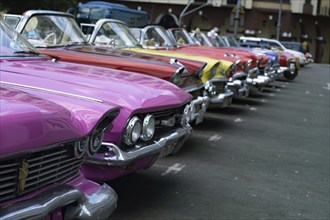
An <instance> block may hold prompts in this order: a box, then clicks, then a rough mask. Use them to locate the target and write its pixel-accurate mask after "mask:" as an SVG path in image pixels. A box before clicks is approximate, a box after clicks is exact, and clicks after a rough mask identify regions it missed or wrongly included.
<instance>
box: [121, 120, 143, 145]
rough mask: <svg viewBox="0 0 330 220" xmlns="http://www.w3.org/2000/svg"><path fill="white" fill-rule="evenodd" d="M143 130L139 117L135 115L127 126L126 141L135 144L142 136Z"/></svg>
mask: <svg viewBox="0 0 330 220" xmlns="http://www.w3.org/2000/svg"><path fill="white" fill-rule="evenodd" d="M141 132H142V123H141V120H140V119H139V118H138V117H136V116H135V117H133V118H132V119H131V120H130V121H129V123H128V125H127V128H126V135H125V143H126V144H128V145H132V144H135V143H136V142H137V140H138V139H139V138H140V136H141Z"/></svg>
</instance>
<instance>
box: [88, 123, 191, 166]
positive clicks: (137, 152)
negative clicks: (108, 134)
mask: <svg viewBox="0 0 330 220" xmlns="http://www.w3.org/2000/svg"><path fill="white" fill-rule="evenodd" d="M191 133H192V127H191V126H190V125H187V126H186V127H184V128H177V129H176V130H175V131H173V132H171V133H170V134H168V135H167V136H165V137H162V138H160V139H159V140H154V142H153V144H150V145H147V146H143V147H141V146H138V145H137V146H135V147H134V149H133V150H129V151H124V150H122V149H121V148H120V147H119V146H117V145H115V144H113V143H106V142H104V143H103V145H104V146H106V147H107V148H108V151H107V152H105V153H103V154H100V153H99V154H96V155H95V156H94V157H90V158H88V159H87V160H86V163H87V164H92V165H104V166H128V165H130V164H131V163H133V162H134V161H137V160H140V159H143V158H144V157H147V156H150V155H157V154H158V156H159V155H162V154H163V153H164V152H166V151H171V152H169V153H175V152H178V151H179V150H180V149H181V147H182V145H183V144H184V142H185V141H186V140H187V139H188V137H189V136H190V135H191Z"/></svg>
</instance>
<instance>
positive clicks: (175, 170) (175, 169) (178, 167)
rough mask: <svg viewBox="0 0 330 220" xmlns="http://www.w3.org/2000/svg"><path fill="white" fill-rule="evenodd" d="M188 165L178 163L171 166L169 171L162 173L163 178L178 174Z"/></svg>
mask: <svg viewBox="0 0 330 220" xmlns="http://www.w3.org/2000/svg"><path fill="white" fill-rule="evenodd" d="M185 166H186V165H185V164H180V163H176V164H174V165H173V166H170V167H168V168H167V170H166V171H165V172H164V173H162V174H161V175H162V176H165V175H167V174H169V173H174V174H177V173H178V172H180V171H181V170H182V169H183V168H184V167H185Z"/></svg>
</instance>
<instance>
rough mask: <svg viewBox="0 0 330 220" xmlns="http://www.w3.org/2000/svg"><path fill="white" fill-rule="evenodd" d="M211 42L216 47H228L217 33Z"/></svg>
mask: <svg viewBox="0 0 330 220" xmlns="http://www.w3.org/2000/svg"><path fill="white" fill-rule="evenodd" d="M212 42H213V44H214V45H215V46H216V47H228V46H227V44H226V42H225V41H224V40H223V39H222V38H221V36H219V35H216V36H215V37H214V38H213V41H212Z"/></svg>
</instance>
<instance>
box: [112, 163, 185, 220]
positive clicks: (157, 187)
mask: <svg viewBox="0 0 330 220" xmlns="http://www.w3.org/2000/svg"><path fill="white" fill-rule="evenodd" d="M159 171H160V170H159V168H158V167H156V168H153V167H152V168H150V169H148V170H142V171H139V172H136V173H133V174H130V175H127V176H123V177H120V178H118V179H115V180H113V181H110V182H108V183H107V184H109V185H110V186H111V187H112V188H113V189H114V190H115V191H116V193H117V195H118V204H117V205H118V207H117V209H116V210H115V212H114V213H113V215H112V216H111V218H110V219H122V217H127V216H128V214H127V210H129V212H130V216H141V212H143V210H145V206H148V207H152V206H161V203H162V200H164V199H165V198H166V197H169V195H171V194H172V193H173V192H174V191H175V189H176V188H177V186H176V185H180V183H179V182H178V181H177V180H176V176H170V175H167V176H166V177H165V176H162V175H160V172H159ZM172 196H173V195H172ZM168 199H170V198H168ZM158 203H159V204H158ZM142 215H143V214H142Z"/></svg>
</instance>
